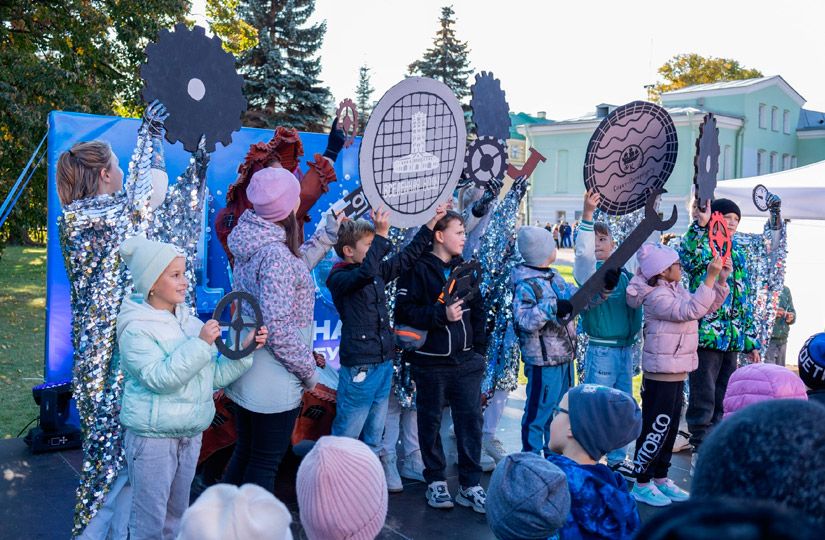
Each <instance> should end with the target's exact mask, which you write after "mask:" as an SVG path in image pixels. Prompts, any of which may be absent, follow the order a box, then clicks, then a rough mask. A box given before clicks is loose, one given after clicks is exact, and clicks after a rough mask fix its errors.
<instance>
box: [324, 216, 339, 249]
mask: <svg viewBox="0 0 825 540" xmlns="http://www.w3.org/2000/svg"><path fill="white" fill-rule="evenodd" d="M340 227H341V224H340V223H339V222H338V218H337V217H335V213H333V212H331V211H329V210H328V211H327V212H326V213H324V232H325V233H326V234H327V236H328V237H329V239H330V241H331V242H332V243H333V244H335V243H337V242H338V229H339V228H340Z"/></svg>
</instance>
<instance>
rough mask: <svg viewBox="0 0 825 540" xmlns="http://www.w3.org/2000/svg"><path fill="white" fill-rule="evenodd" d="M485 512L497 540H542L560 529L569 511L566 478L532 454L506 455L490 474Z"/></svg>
mask: <svg viewBox="0 0 825 540" xmlns="http://www.w3.org/2000/svg"><path fill="white" fill-rule="evenodd" d="M486 510H487V523H488V524H489V525H490V529H492V531H493V534H495V535H496V538H498V539H499V540H532V539H536V540H538V539H541V540H544V539H546V538H548V537H551V536H553V535H554V534H555V533H556V531H558V530H559V529H561V528H562V526H564V522H565V520H566V519H567V514H568V513H569V512H570V491H569V489H568V488H567V478H566V477H565V475H564V472H562V470H561V469H559V468H558V467H557V466H555V465H554V464H552V463H550V462H549V461H547V460H546V459H544V458H542V457H541V456H538V455H536V454H533V453H532V452H520V453H516V454H510V455H508V456H507V457H505V458H504V460H502V461H501V463H499V464H498V466H496V470H495V471H493V475H492V477H491V478H490V485H489V487H488V488H487V504H486Z"/></svg>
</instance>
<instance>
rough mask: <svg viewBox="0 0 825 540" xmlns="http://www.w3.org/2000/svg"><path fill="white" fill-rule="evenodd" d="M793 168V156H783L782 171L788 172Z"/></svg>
mask: <svg viewBox="0 0 825 540" xmlns="http://www.w3.org/2000/svg"><path fill="white" fill-rule="evenodd" d="M790 168H791V156H789V155H788V154H782V170H783V171H787V170H788V169H790Z"/></svg>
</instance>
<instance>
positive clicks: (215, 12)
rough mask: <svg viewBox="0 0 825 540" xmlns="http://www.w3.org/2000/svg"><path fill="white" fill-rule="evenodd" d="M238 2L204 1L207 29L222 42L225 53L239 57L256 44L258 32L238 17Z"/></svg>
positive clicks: (226, 0)
mask: <svg viewBox="0 0 825 540" xmlns="http://www.w3.org/2000/svg"><path fill="white" fill-rule="evenodd" d="M239 4H240V0H206V19H207V20H208V21H209V28H210V29H211V30H212V32H213V33H214V34H215V35H216V36H218V37H220V38H221V39H222V40H223V48H224V50H225V51H227V52H230V53H232V54H234V55H235V56H238V55H240V54H241V53H243V52H244V51H247V50H249V49H251V48H252V47H254V46H255V45H257V44H258V30H257V29H256V28H255V27H253V26H252V25H250V24H249V23H248V22H246V21H244V20H243V19H241V18H240V16H239V15H238V6H239Z"/></svg>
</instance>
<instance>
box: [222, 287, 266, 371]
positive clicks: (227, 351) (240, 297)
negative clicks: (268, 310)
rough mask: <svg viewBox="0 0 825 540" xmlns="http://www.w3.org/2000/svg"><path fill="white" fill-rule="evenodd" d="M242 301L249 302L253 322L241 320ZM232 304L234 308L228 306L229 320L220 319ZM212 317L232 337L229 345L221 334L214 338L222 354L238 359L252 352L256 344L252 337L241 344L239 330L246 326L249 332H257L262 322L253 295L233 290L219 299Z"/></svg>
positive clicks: (258, 307)
mask: <svg viewBox="0 0 825 540" xmlns="http://www.w3.org/2000/svg"><path fill="white" fill-rule="evenodd" d="M244 303H246V304H249V306H250V307H251V308H252V311H253V313H255V322H245V321H244V320H243V315H242V311H243V310H242V308H243V306H244ZM233 304H234V308H235V309H234V310H233V309H231V308H230V310H229V312H230V317H231V320H230V321H228V322H227V321H223V320H221V315H223V312H224V310H225V309H226V308H227V307H230V306H232V305H233ZM212 318H213V319H215V320H216V321H218V324H219V325H220V326H221V331H223V329H224V328H227V329H228V330H229V335H230V337H231V338H232V346H231V347H230V346H229V345H227V344H226V342H225V341H224V339H223V334H221V335H220V336H218V339H216V340H215V346H216V347H217V348H218V351H220V353H221V354H222V355H224V356H225V357H227V358H229V359H232V360H240V359H241V358H244V357H246V356H249V355H250V354H252V352H253V351H254V350H255V349H256V348H257V346H258V344H257V343H256V342H255V340H254V339H253V340H252V341H251V342H250V343H249V345H247V346H246V347H242V346H241V345H242V341H241V332H242V331H243V330H244V328H248V329H249V331H250V332H253V333H254V332H257V331H258V328H260V327H261V326H263V324H264V317H263V314H261V307H260V306H259V305H258V301H257V300H255V297H254V296H252V295H251V294H249V293H246V292H242V291H233V292H231V293H229V294H227V295H226V296H224V297H223V298H221V301H220V302H218V305H217V306H215V312H214V313H213V314H212Z"/></svg>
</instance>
